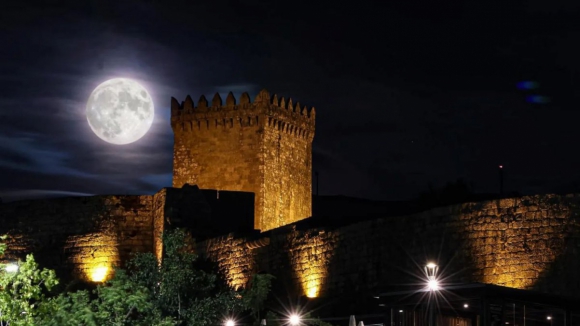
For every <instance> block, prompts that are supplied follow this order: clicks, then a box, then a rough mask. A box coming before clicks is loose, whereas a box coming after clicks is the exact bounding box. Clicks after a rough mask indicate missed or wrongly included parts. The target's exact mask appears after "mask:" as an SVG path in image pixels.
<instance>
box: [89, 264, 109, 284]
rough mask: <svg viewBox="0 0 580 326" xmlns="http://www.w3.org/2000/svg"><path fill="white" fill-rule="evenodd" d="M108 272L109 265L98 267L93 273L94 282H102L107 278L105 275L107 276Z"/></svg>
mask: <svg viewBox="0 0 580 326" xmlns="http://www.w3.org/2000/svg"><path fill="white" fill-rule="evenodd" d="M108 273H109V267H106V266H102V267H97V268H95V269H94V270H93V272H92V273H91V280H92V281H93V282H102V281H104V280H105V277H107V274H108Z"/></svg>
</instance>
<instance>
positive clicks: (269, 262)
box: [206, 195, 580, 297]
mask: <svg viewBox="0 0 580 326" xmlns="http://www.w3.org/2000/svg"><path fill="white" fill-rule="evenodd" d="M579 204H580V197H579V196H573V195H569V196H553V195H546V196H533V197H523V198H518V199H504V200H494V201H487V202H482V203H469V204H463V205H455V206H450V207H443V208H437V209H433V210H430V211H426V212H423V213H420V214H415V215H411V216H405V217H393V218H383V219H375V220H369V221H364V222H359V223H354V224H352V225H348V226H344V227H339V228H335V229H328V230H325V229H323V228H322V229H308V228H306V229H302V228H303V227H302V226H301V223H298V224H297V225H296V226H292V227H285V228H280V229H277V230H274V231H275V232H274V231H272V232H267V233H264V234H263V236H264V237H265V238H267V239H268V240H269V244H268V245H266V246H263V247H261V248H258V249H255V250H254V251H248V250H247V249H244V247H243V245H242V244H243V243H244V241H249V240H247V239H243V238H235V237H232V236H230V237H227V238H219V239H214V240H212V241H210V242H206V244H207V246H208V248H210V249H206V252H211V254H208V256H209V258H211V259H213V260H215V261H217V262H218V263H219V264H220V266H222V270H223V271H226V273H227V277H228V278H229V279H240V280H247V278H248V277H250V272H251V271H253V270H260V271H265V272H269V273H272V274H274V275H276V277H277V281H276V282H279V283H280V284H285V285H288V284H292V288H293V290H294V291H295V293H297V294H302V295H306V296H310V297H315V296H328V295H334V294H341V293H347V292H351V291H365V290H372V289H378V288H379V287H381V286H386V285H393V284H409V283H410V282H417V281H418V280H419V278H414V277H413V276H412V275H415V276H416V277H421V275H422V267H423V266H424V264H425V263H426V262H427V261H428V260H435V261H438V263H439V265H441V266H442V268H443V269H444V270H445V271H444V272H443V273H442V275H441V276H443V277H450V280H452V281H454V282H484V283H490V284H497V285H504V286H509V287H515V288H525V289H536V290H541V291H545V292H551V293H559V294H567V295H576V294H577V293H578V292H579V291H580V276H578V275H577V270H579V268H580V254H579V252H580V217H579V215H578V213H579V212H580V208H579ZM304 222H305V223H306V222H307V221H304ZM252 259H253V261H252ZM240 266H244V267H241V268H238V267H240ZM250 266H253V267H250ZM234 267H235V268H234ZM237 273H241V274H243V275H237ZM242 283H243V282H239V284H242ZM287 290H288V289H287V288H286V289H285V291H287Z"/></svg>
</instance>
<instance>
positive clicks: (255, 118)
mask: <svg viewBox="0 0 580 326" xmlns="http://www.w3.org/2000/svg"><path fill="white" fill-rule="evenodd" d="M315 116H316V111H315V109H314V108H313V107H312V108H307V107H306V106H301V104H300V103H296V104H293V101H292V99H289V100H288V101H286V99H285V98H284V97H282V98H281V99H280V100H278V96H277V95H276V94H274V96H270V93H269V92H268V91H267V90H265V89H264V90H262V91H260V93H258V95H257V96H256V98H255V100H254V102H251V101H250V96H249V94H248V93H247V92H246V93H243V94H242V96H241V98H240V103H239V104H236V99H235V97H234V95H233V93H232V92H230V93H229V94H228V97H227V99H226V104H225V105H223V104H222V100H221V97H220V95H219V94H218V93H216V94H215V95H214V97H213V100H212V102H211V105H208V102H207V100H206V98H205V96H204V95H202V96H201V97H200V99H199V101H198V103H197V106H195V105H194V102H193V100H192V98H191V96H189V95H188V96H187V97H186V99H185V101H183V102H181V104H180V103H179V102H178V101H177V99H175V98H171V126H172V128H173V129H179V130H180V131H195V130H204V129H210V128H233V127H234V126H242V127H250V126H256V125H261V126H268V127H270V128H276V129H278V130H280V131H283V132H285V133H288V134H293V135H295V136H297V137H303V138H306V139H310V138H313V137H314V125H315Z"/></svg>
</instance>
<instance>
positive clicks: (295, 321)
mask: <svg viewBox="0 0 580 326" xmlns="http://www.w3.org/2000/svg"><path fill="white" fill-rule="evenodd" d="M289 321H290V325H292V326H297V325H300V316H298V315H297V314H292V315H290V319H289Z"/></svg>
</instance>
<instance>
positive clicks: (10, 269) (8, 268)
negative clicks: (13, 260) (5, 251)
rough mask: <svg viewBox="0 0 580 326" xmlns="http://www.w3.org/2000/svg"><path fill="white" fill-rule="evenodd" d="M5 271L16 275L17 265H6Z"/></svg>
mask: <svg viewBox="0 0 580 326" xmlns="http://www.w3.org/2000/svg"><path fill="white" fill-rule="evenodd" d="M5 270H6V271H7V272H8V273H16V272H18V265H16V264H8V265H6V268H5Z"/></svg>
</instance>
